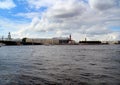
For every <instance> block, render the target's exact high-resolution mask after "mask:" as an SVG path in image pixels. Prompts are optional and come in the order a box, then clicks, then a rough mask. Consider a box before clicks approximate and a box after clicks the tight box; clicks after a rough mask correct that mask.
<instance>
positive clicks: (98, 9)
mask: <svg viewBox="0 0 120 85" xmlns="http://www.w3.org/2000/svg"><path fill="white" fill-rule="evenodd" d="M8 32H11V35H12V37H13V38H23V37H29V38H52V37H67V36H68V35H69V34H72V38H73V39H75V40H77V41H78V40H84V39H85V37H87V39H89V40H120V0H0V37H1V36H4V37H7V34H8Z"/></svg>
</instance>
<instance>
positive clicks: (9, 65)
mask: <svg viewBox="0 0 120 85" xmlns="http://www.w3.org/2000/svg"><path fill="white" fill-rule="evenodd" d="M0 85H120V45H53V46H44V45H40V46H3V47H0Z"/></svg>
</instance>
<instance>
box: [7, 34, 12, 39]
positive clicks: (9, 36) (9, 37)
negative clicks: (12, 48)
mask: <svg viewBox="0 0 120 85" xmlns="http://www.w3.org/2000/svg"><path fill="white" fill-rule="evenodd" d="M11 39H12V38H11V34H10V32H9V33H8V40H11Z"/></svg>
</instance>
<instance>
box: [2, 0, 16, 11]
mask: <svg viewBox="0 0 120 85" xmlns="http://www.w3.org/2000/svg"><path fill="white" fill-rule="evenodd" d="M15 6H16V5H15V3H14V2H13V0H3V1H0V9H11V8H14V7H15Z"/></svg>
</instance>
